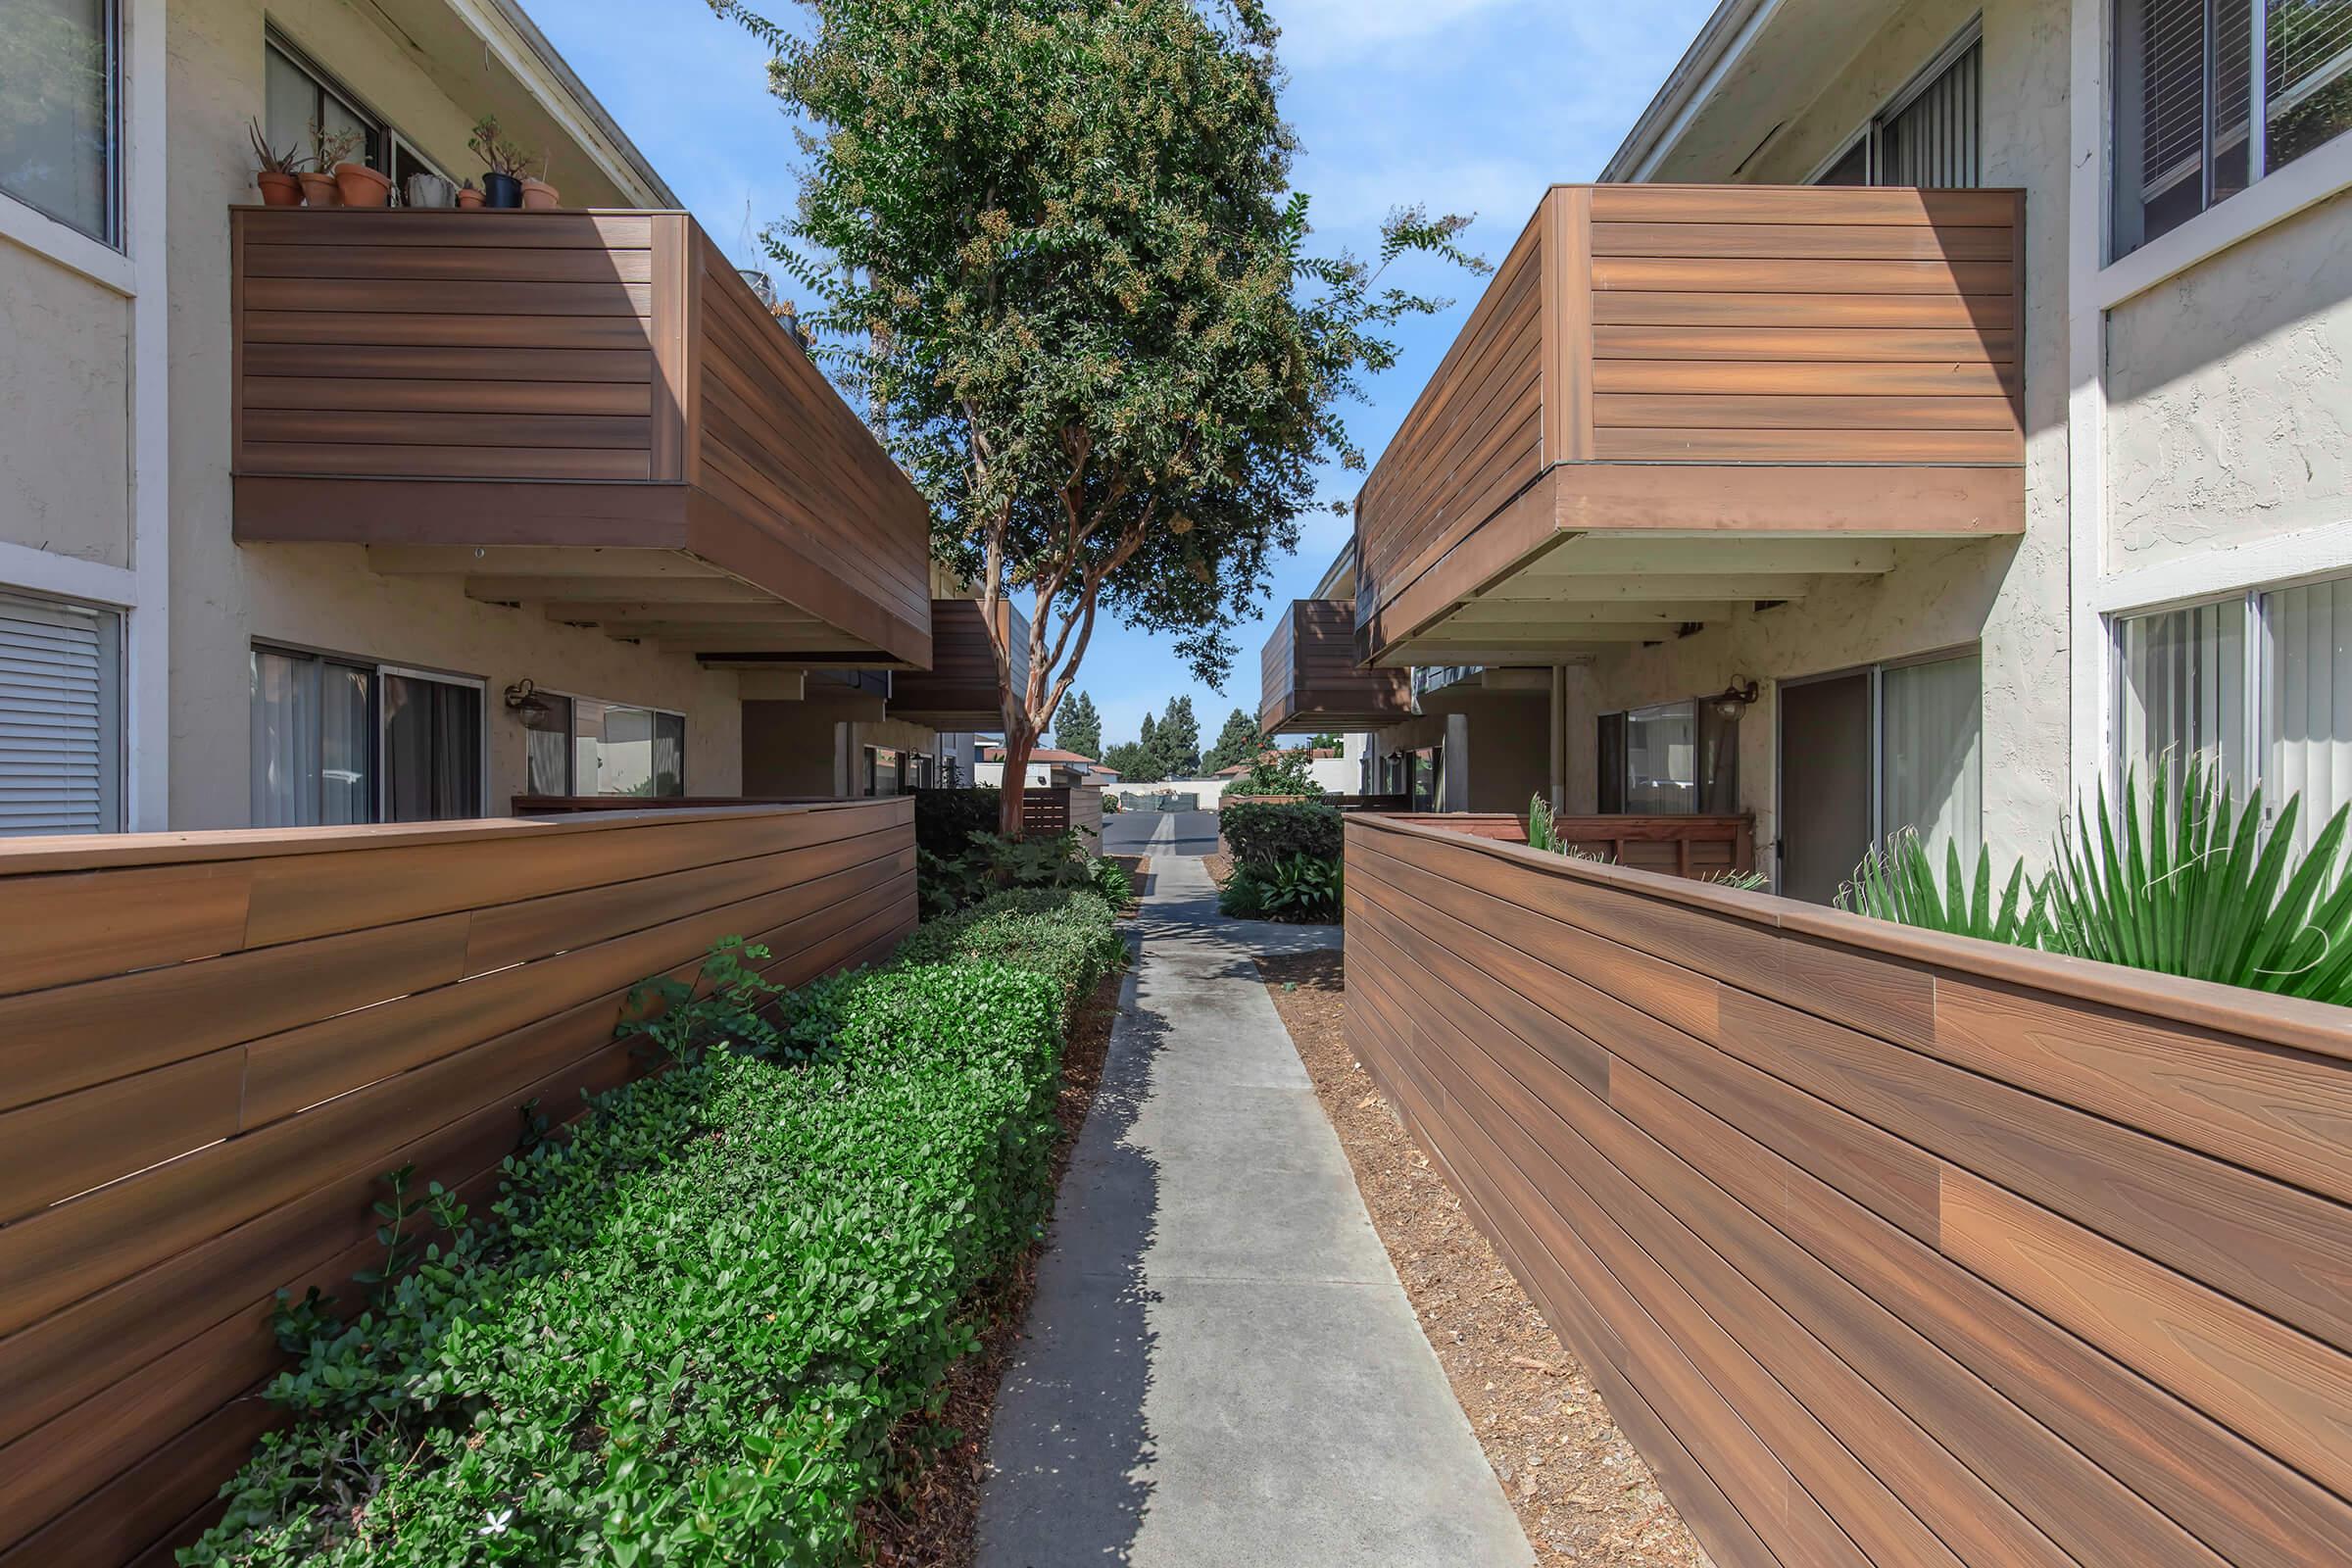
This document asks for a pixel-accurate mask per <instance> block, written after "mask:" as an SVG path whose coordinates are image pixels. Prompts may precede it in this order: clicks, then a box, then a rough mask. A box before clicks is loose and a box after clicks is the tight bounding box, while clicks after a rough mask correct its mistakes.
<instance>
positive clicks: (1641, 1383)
mask: <svg viewBox="0 0 2352 1568" xmlns="http://www.w3.org/2000/svg"><path fill="white" fill-rule="evenodd" d="M1347 834H1348V912H1347V921H1348V931H1347V936H1348V1036H1349V1042H1350V1044H1351V1046H1352V1047H1353V1048H1354V1049H1355V1050H1356V1051H1357V1052H1358V1053H1359V1054H1360V1055H1361V1056H1362V1059H1363V1060H1364V1062H1365V1063H1366V1065H1367V1066H1369V1067H1370V1068H1371V1069H1372V1070H1373V1072H1374V1073H1375V1075H1376V1076H1377V1077H1378V1079H1379V1081H1380V1083H1381V1085H1382V1087H1383V1088H1384V1089H1385V1090H1386V1091H1387V1092H1388V1094H1389V1095H1390V1097H1391V1099H1392V1100H1393V1101H1394V1102H1395V1103H1397V1106H1398V1107H1399V1109H1400V1110H1401V1111H1402V1112H1403V1114H1404V1116H1405V1118H1406V1120H1407V1122H1408V1123H1409V1125H1410V1126H1411V1128H1412V1130H1413V1132H1414V1134H1415V1136H1416V1137H1417V1138H1419V1140H1420V1141H1421V1143H1422V1145H1423V1147H1424V1148H1426V1149H1427V1150H1428V1151H1429V1152H1431V1153H1432V1155H1433V1156H1434V1157H1435V1158H1437V1159H1438V1160H1439V1161H1440V1162H1441V1164H1442V1165H1443V1167H1444V1169H1445V1171H1446V1176H1447V1178H1448V1180H1449V1181H1450V1182H1451V1183H1452V1185H1453V1186H1454V1188H1455V1190H1456V1191H1457V1192H1458V1193H1459V1194H1460V1195H1461V1197H1462V1199H1463V1201H1464V1202H1465V1203H1466V1204H1467V1206H1468V1207H1469V1209H1470V1210H1471V1212H1472V1213H1473V1214H1474V1216H1475V1217H1476V1218H1477V1220H1478V1222H1479V1224H1480V1225H1481V1226H1482V1228H1484V1229H1485V1231H1486V1232H1487V1234H1488V1235H1489V1236H1490V1237H1491V1238H1493V1240H1494V1241H1495V1245H1496V1246H1497V1247H1498V1248H1499V1249H1500V1250H1501V1251H1502V1252H1503V1254H1504V1256H1505V1257H1506V1258H1507V1259H1508V1260H1509V1262H1510V1265H1511V1267H1512V1269H1513V1270H1514V1272H1515V1273H1516V1274H1517V1275H1518V1277H1519V1279H1520V1280H1521V1281H1522V1282H1523V1283H1524V1284H1525V1285H1526V1286H1527V1287H1528V1289H1529V1291H1530V1292H1531V1294H1533V1296H1534V1297H1535V1298H1536V1299H1537V1300H1538V1301H1539V1302H1540V1303H1541V1304H1542V1305H1543V1307H1544V1310H1545V1312H1546V1313H1547V1315H1548V1316H1549V1317H1550V1319H1551V1321H1552V1323H1553V1324H1554V1325H1555V1326H1556V1327H1557V1328H1558V1329H1559V1331H1560V1333H1561V1334H1562V1336H1563V1337H1564V1338H1565V1339H1566V1340H1567V1342H1568V1343H1569V1344H1570V1345H1571V1346H1573V1347H1574V1348H1575V1349H1576V1351H1577V1353H1578V1354H1579V1355H1581V1356H1582V1357H1583V1358H1584V1360H1585V1362H1586V1364H1587V1366H1588V1367H1589V1368H1590V1369H1591V1371H1592V1373H1593V1378H1594V1379H1595V1380H1596V1382H1597V1384H1598V1386H1599V1387H1600V1389H1601V1391H1602V1393H1603V1395H1604V1396H1605V1397H1606V1398H1607V1401H1608V1405H1609V1409H1610V1411H1611V1412H1612V1413H1613V1414H1614V1415H1615V1416H1616V1418H1617V1420H1618V1422H1619V1424H1620V1425H1621V1426H1622V1427H1623V1428H1624V1429H1625V1431H1626V1432H1627V1434H1628V1435H1629V1436H1630V1437H1631V1438H1632V1439H1633V1441H1634V1443H1635V1445H1636V1446H1638V1447H1639V1448H1640V1449H1641V1450H1642V1453H1643V1455H1644V1456H1645V1457H1647V1458H1648V1460H1649V1461H1650V1463H1651V1464H1652V1466H1653V1467H1655V1469H1656V1470H1657V1472H1658V1475H1659V1477H1660V1480H1661V1482H1662V1484H1663V1485H1664V1486H1665V1488H1666V1491H1667V1493H1668V1495H1670V1496H1671V1497H1672V1498H1673V1499H1674V1501H1675V1502H1676V1503H1677V1504H1678V1505H1679V1506H1680V1508H1681V1509H1682V1511H1683V1513H1684V1516H1685V1517H1686V1518H1688V1519H1689V1520H1690V1522H1691V1526H1692V1528H1693V1529H1694V1530H1695V1531H1696V1532H1697V1534H1698V1536H1699V1538H1700V1540H1701V1541H1702V1542H1703V1543H1704V1544H1705V1545H1706V1547H1707V1549H1708V1550H1709V1551H1710V1552H1711V1553H1712V1554H1713V1556H1714V1558H1715V1560H1716V1561H1717V1562H1719V1563H1722V1564H1724V1565H1726V1568H1733V1565H1745V1564H1784V1565H1793V1564H1797V1563H1805V1564H1816V1563H1826V1564H1862V1563H1875V1564H1905V1565H1909V1564H1925V1563H1938V1564H1945V1565H1950V1564H1954V1563H1966V1564H1972V1565H1974V1564H1985V1565H1993V1564H1997V1565H2001V1568H2013V1565H2021V1564H2022V1565H2037V1564H2038V1565H2052V1568H2057V1565H2064V1564H2075V1565H2079V1568H2103V1565H2108V1564H2125V1563H2130V1564H2133V1565H2172V1564H2181V1565H2186V1564H2198V1565H2202V1568H2217V1565H2219V1564H2239V1565H2249V1568H2254V1565H2258V1568H2309V1565H2312V1564H2317V1563H2323V1562H2325V1563H2340V1562H2352V1502H2348V1501H2347V1498H2348V1497H2352V1355H2348V1354H2347V1351H2352V1289H2348V1288H2347V1287H2348V1285H2352V1208H2348V1207H2347V1203H2348V1202H2352V1025H2348V1023H2347V1014H2346V1013H2345V1012H2344V1011H2343V1010H2342V1009H2339V1008H2334V1007H2327V1006H2322V1005H2316V1004H2309V1003H2295V1002H2286V1001H2281V1000H2278V999H2275V998H2268V997H2263V996H2259V995H2256V994H2253V993H2249V992H2243V991H2236V990H2229V989H2227V988H2223V987H2218V986H2212V985H2205V984H2200V983H2197V982H2190V981H2180V980H2174V979H2169V978H2165V977H2161V976H2153V975H2146V974H2141V973H2138V972H2135V971H2131V970H2124V969H2117V968H2111V967H2107V966H2102V965H2097V964H2089V963H2082V962H2077V961H2073V960H2067V959H2058V958H2051V957H2047V956H2041V955H2034V954H2027V953H2022V952H2019V951H2016V950H2012V949H2007V948H2000V947H1995V946H1992V945H1990V944H1985V943H1978V942H1971V941H1967V940H1963V939H1958V938H1950V937H1943V936H1939V935H1935V934H1930V933H1924V932H1918V931H1913V930H1909V929H1907V928H1903V927H1899V926H1893V925H1887V924H1881V923H1878V922H1874V921H1869V920H1864V919H1861V918H1859V917H1855V916H1849V915H1843V914H1839V913H1837V912H1835V911H1831V910H1825V909H1819V908H1815V907H1810V906H1806V905H1800V904H1795V903H1792V902H1789V901H1785V900H1780V899H1773V898H1767V897H1763V896H1760V895H1752V894H1740V893H1734V892H1730V891H1727V890H1722V889H1717V888H1710V887H1704V886H1700V885H1697V884H1693V883H1689V882H1680V881H1673V880H1669V879H1666V878H1661V877H1656V876H1651V875H1648V874H1645V873H1642V872H1639V871H1627V870H1622V869H1619V868H1615V867H1606V866H1595V865H1591V864H1580V863H1577V862H1573V861H1567V860H1562V859H1558V858H1552V857H1549V856H1542V855H1537V854H1534V853H1532V852H1530V851H1527V850H1524V849H1518V848H1514V847H1511V846H1507V845H1501V844H1495V843H1488V842H1481V841H1478V840H1474V839H1469V838H1466V837H1463V836H1460V835H1457V834H1453V833H1446V832H1441V831H1436V830H1433V829H1430V828H1426V827H1420V826H1415V825H1411V824H1406V823H1401V822H1398V821H1397V820H1395V819H1392V818H1380V817H1354V818H1350V819H1349V821H1348V828H1347Z"/></svg>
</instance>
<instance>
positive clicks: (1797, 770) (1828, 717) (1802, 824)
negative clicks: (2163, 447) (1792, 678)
mask: <svg viewBox="0 0 2352 1568" xmlns="http://www.w3.org/2000/svg"><path fill="white" fill-rule="evenodd" d="M1870 675H1871V672H1870V671H1869V670H1867V669H1858V670H1855V671H1854V672H1853V673H1852V674H1850V675H1833V676H1831V677H1830V678H1829V679H1827V680H1815V681H1805V682H1803V683H1801V684H1798V685H1789V686H1783V687H1782V688H1781V693H1780V697H1781V788H1780V817H1781V846H1780V847H1781V858H1780V873H1781V885H1780V891H1781V893H1782V895H1783V896H1784V897H1787V898H1791V899H1803V900H1805V901H1807V902H1808V903H1812V904H1828V903H1829V902H1830V901H1832V900H1833V899H1835V898H1836V897H1837V896H1838V889H1839V888H1840V887H1842V886H1844V885H1845V883H1846V882H1847V881H1848V880H1849V879H1851V878H1852V876H1853V874H1854V867H1855V866H1857V865H1859V864H1861V863H1862V857H1863V856H1864V855H1866V854H1868V853H1869V851H1870V846H1871V778H1872V774H1873V769H1872V767H1871V759H1870V728H1871V726H1870V719H1871V679H1870Z"/></svg>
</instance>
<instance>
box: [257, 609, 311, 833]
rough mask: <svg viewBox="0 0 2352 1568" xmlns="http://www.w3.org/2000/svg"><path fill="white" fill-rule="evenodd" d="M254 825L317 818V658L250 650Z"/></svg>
mask: <svg viewBox="0 0 2352 1568" xmlns="http://www.w3.org/2000/svg"><path fill="white" fill-rule="evenodd" d="M252 669H253V728H252V732H251V737H250V742H249V744H250V746H251V748H252V770H253V782H252V797H253V825H254V826H255V827H315V826H317V825H318V822H319V661H318V660H316V659H306V658H302V657H300V656H298V655H294V654H281V653H277V652H274V651H272V650H270V649H268V648H256V649H255V650H254V651H253V666H252Z"/></svg>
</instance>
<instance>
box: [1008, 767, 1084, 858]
mask: <svg viewBox="0 0 2352 1568" xmlns="http://www.w3.org/2000/svg"><path fill="white" fill-rule="evenodd" d="M1021 832H1022V834H1023V835H1025V836H1028V837H1032V838H1051V837H1053V836H1054V834H1056V833H1075V834H1077V835H1078V839H1079V842H1080V843H1082V844H1084V845H1085V846H1086V849H1087V852H1088V853H1089V854H1095V855H1099V854H1101V853H1102V851H1103V791H1102V789H1101V788H1100V787H1099V786H1098V787H1092V788H1089V787H1086V786H1072V785H1068V784H1054V785H1043V784H1032V785H1031V786H1029V788H1027V789H1025V790H1023V791H1022V792H1021Z"/></svg>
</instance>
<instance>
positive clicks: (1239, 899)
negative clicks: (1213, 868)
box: [1217, 865, 1266, 920]
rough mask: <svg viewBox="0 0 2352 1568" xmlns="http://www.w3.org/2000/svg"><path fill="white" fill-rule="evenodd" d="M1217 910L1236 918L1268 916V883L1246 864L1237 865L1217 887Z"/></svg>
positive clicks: (1247, 918)
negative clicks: (1260, 878)
mask: <svg viewBox="0 0 2352 1568" xmlns="http://www.w3.org/2000/svg"><path fill="white" fill-rule="evenodd" d="M1217 912H1218V913H1220V914H1228V915H1231V916H1232V917H1233V918H1234V919H1236V920H1262V919H1264V918H1265V917H1266V885H1265V883H1264V882H1262V881H1260V880H1259V879H1258V876H1257V873H1255V872H1253V871H1251V870H1250V869H1248V868H1247V867H1244V866H1239V865H1237V866H1235V867H1234V868H1233V874H1232V875H1230V876H1228V877H1226V879H1225V880H1224V882H1223V884H1222V885H1220V886H1219V887H1218V889H1217Z"/></svg>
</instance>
